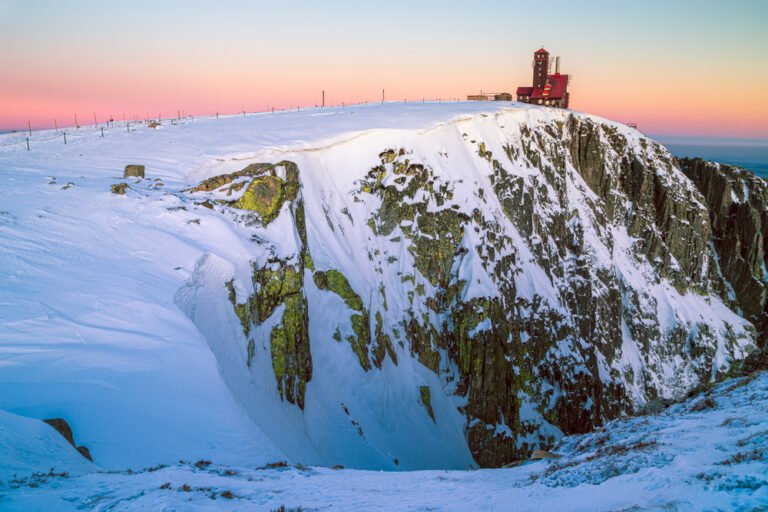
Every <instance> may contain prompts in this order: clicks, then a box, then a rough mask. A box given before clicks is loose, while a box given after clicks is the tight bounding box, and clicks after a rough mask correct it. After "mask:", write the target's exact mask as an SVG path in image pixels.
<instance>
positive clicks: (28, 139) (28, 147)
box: [27, 137, 29, 151]
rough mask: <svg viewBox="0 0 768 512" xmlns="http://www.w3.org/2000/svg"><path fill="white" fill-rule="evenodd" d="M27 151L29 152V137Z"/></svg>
mask: <svg viewBox="0 0 768 512" xmlns="http://www.w3.org/2000/svg"><path fill="white" fill-rule="evenodd" d="M27 151H29V137H27Z"/></svg>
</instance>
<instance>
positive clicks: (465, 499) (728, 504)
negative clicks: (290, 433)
mask: <svg viewBox="0 0 768 512" xmlns="http://www.w3.org/2000/svg"><path fill="white" fill-rule="evenodd" d="M15 421H17V420H16V419H13V418H9V416H8V415H3V416H0V428H2V427H5V426H6V425H8V424H9V423H10V424H14V423H13V422H15ZM26 421H31V420H26ZM6 432H7V431H6ZM51 432H53V431H52V430H51ZM29 437H31V435H26V434H23V433H21V432H16V433H15V435H13V436H11V440H12V442H13V443H15V444H17V445H19V444H25V443H27V442H29V439H28V438H29ZM25 438H26V439H25ZM35 441H36V440H35ZM70 450H71V452H72V454H73V455H72V456H73V457H75V456H79V454H77V452H75V451H74V449H70ZM554 452H555V453H556V454H558V455H560V456H561V458H558V459H550V460H538V461H531V462H528V463H525V464H523V465H521V466H518V467H514V468H509V469H491V470H475V471H409V472H376V471H361V470H349V469H330V468H322V467H304V466H282V465H281V464H274V466H276V467H271V468H255V467H254V466H247V467H239V466H238V467H233V466H227V465H220V464H217V463H215V461H214V463H210V461H205V460H201V461H189V462H180V463H177V464H172V465H169V466H157V467H153V468H148V469H144V470H139V471H131V472H127V471H118V472H93V473H86V474H80V475H78V476H73V475H72V474H71V475H67V476H61V474H60V473H61V472H62V471H69V472H71V471H72V470H77V469H80V466H79V465H78V464H81V463H78V462H77V461H73V460H68V459H60V463H59V464H56V463H57V460H54V459H55V458H56V457H53V456H52V457H51V458H50V459H49V460H47V461H46V460H40V461H39V462H40V464H41V468H42V473H43V474H40V475H36V476H20V475H23V474H26V473H25V472H19V476H18V477H15V478H14V477H11V476H8V475H6V476H4V477H2V478H3V482H2V483H1V484H0V509H1V510H3V511H7V512H11V511H24V512H26V511H30V510H40V511H43V510H57V511H62V512H64V511H69V510H72V511H75V510H98V511H106V510H111V511H115V512H117V511H138V510H147V511H149V510H152V511H160V510H185V511H187V510H188V511H198V510H200V511H203V510H232V511H234V510H243V511H247V510H267V511H268V510H276V509H278V507H280V506H282V505H284V506H286V507H288V508H289V509H297V508H298V507H302V510H305V511H311V510H382V511H388V510H414V511H415V510H446V511H450V510H455V511H459V510H467V511H469V510H515V511H521V512H522V511H549V510H561V511H619V510H637V511H641V510H642V511H650V510H658V511H669V510H679V511H704V510H709V511H743V512H747V511H757V510H765V508H766V507H768V372H762V373H760V374H755V375H753V376H750V377H744V378H739V379H733V380H730V381H726V382H724V383H721V384H719V385H717V386H715V387H714V388H713V389H711V390H709V391H707V392H705V393H703V394H701V395H698V396H695V397H694V398H692V399H690V400H688V401H686V402H683V403H680V404H676V405H673V406H671V407H669V408H668V409H666V410H665V411H663V412H661V413H659V414H655V415H648V416H639V417H635V418H632V419H629V420H616V421H614V422H611V423H609V424H607V425H606V426H605V428H604V429H603V430H602V431H600V432H595V433H592V434H586V435H581V436H570V437H566V438H564V439H563V440H562V442H561V443H560V444H559V445H558V446H557V447H556V449H555V450H554ZM276 462H277V461H276ZM46 463H48V464H51V465H54V464H56V467H55V468H53V469H47V467H46ZM49 472H50V473H51V474H48V473H49Z"/></svg>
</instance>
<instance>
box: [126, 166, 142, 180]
mask: <svg viewBox="0 0 768 512" xmlns="http://www.w3.org/2000/svg"><path fill="white" fill-rule="evenodd" d="M134 177H135V178H143V177H144V166H143V165H136V164H131V165H126V166H125V170H124V171H123V178H134Z"/></svg>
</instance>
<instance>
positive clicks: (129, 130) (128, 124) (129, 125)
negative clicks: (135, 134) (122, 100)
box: [125, 123, 131, 133]
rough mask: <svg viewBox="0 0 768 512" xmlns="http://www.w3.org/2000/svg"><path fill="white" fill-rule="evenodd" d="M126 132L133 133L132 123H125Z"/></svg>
mask: <svg viewBox="0 0 768 512" xmlns="http://www.w3.org/2000/svg"><path fill="white" fill-rule="evenodd" d="M125 131H126V133H131V123H125Z"/></svg>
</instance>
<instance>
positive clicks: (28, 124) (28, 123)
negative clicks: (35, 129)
mask: <svg viewBox="0 0 768 512" xmlns="http://www.w3.org/2000/svg"><path fill="white" fill-rule="evenodd" d="M27 128H28V129H29V136H30V137H31V136H32V123H31V122H30V121H27Z"/></svg>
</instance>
